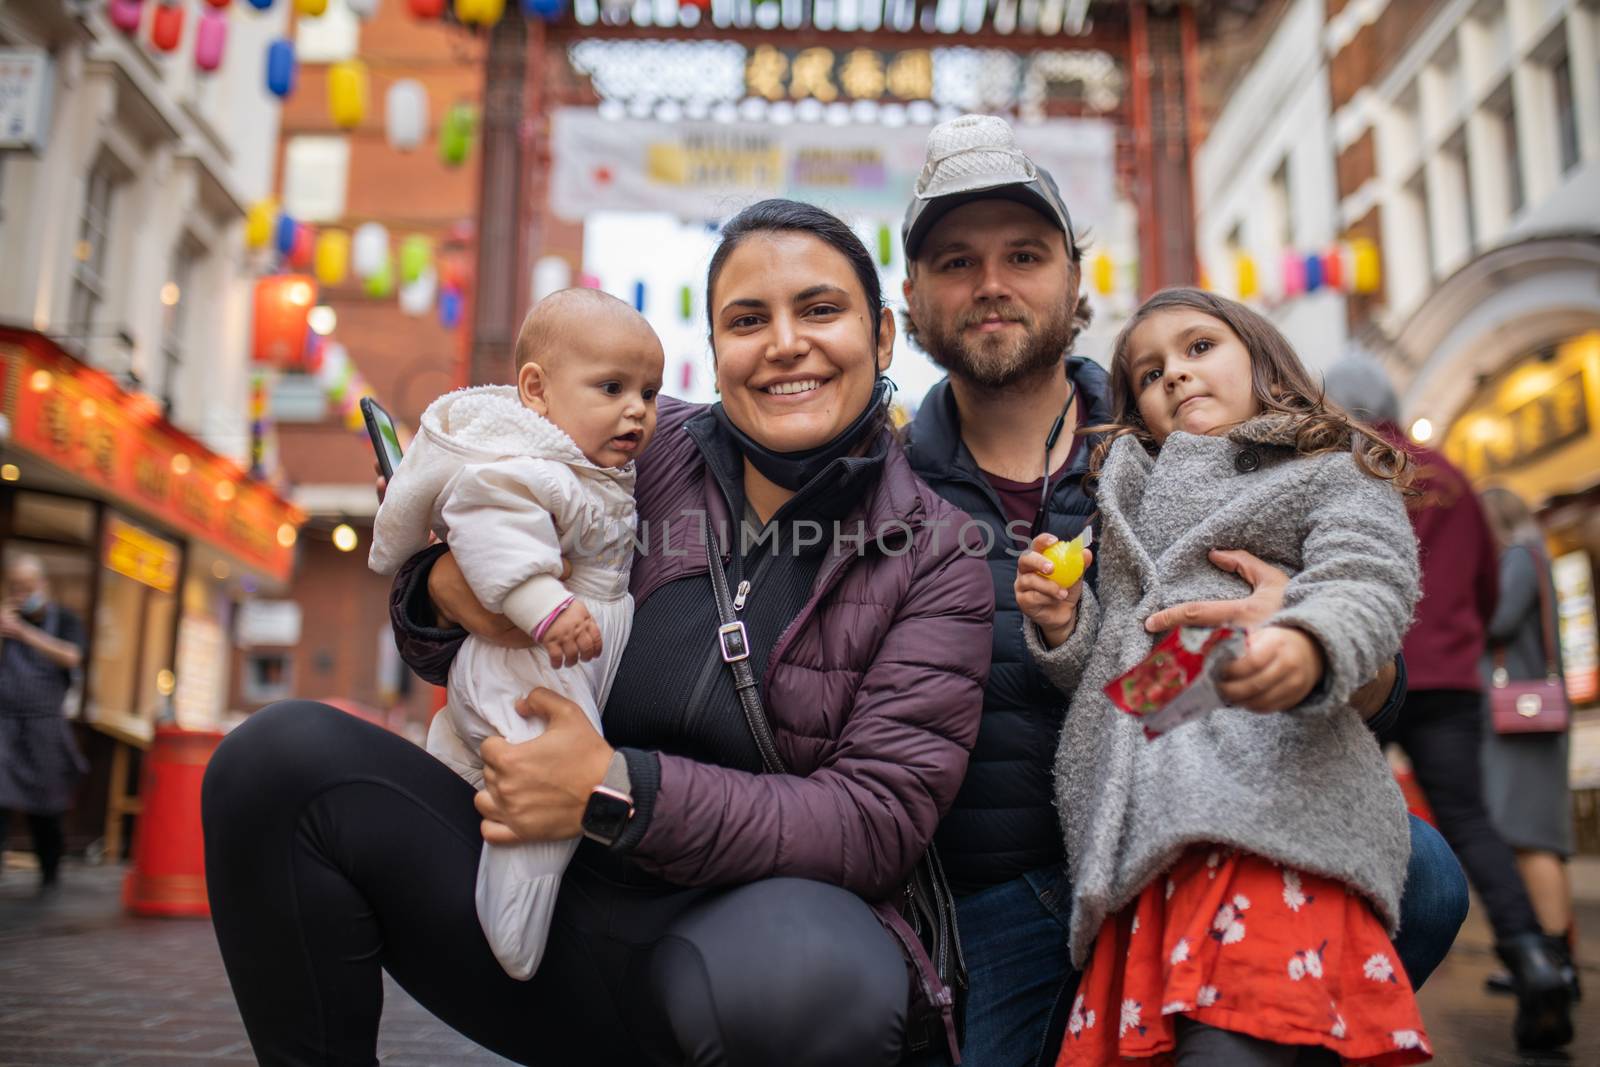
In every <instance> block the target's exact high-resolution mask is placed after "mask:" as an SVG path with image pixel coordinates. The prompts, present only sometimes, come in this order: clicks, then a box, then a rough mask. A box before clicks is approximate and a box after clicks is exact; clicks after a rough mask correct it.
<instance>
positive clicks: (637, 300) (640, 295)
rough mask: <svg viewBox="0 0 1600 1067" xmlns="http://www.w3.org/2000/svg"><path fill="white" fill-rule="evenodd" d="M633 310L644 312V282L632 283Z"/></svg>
mask: <svg viewBox="0 0 1600 1067" xmlns="http://www.w3.org/2000/svg"><path fill="white" fill-rule="evenodd" d="M633 310H635V311H637V312H638V313H639V314H641V315H643V314H644V282H634V283H633Z"/></svg>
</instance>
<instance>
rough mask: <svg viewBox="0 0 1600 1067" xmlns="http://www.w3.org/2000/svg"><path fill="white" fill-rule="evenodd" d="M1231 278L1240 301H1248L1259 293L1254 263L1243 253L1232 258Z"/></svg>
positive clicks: (1259, 288)
mask: <svg viewBox="0 0 1600 1067" xmlns="http://www.w3.org/2000/svg"><path fill="white" fill-rule="evenodd" d="M1233 276H1234V287H1235V289H1236V291H1237V292H1238V294H1239V299H1240V300H1249V299H1250V298H1252V297H1254V296H1255V295H1256V294H1257V293H1259V292H1260V291H1261V287H1260V286H1259V285H1258V284H1257V281H1256V261H1255V260H1254V259H1252V258H1250V256H1248V255H1246V254H1245V253H1243V252H1238V253H1236V254H1235V255H1234V257H1233Z"/></svg>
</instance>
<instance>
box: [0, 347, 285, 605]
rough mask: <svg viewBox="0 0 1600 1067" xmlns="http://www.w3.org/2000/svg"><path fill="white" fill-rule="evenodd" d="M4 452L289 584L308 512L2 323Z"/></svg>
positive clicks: (99, 376) (145, 402)
mask: <svg viewBox="0 0 1600 1067" xmlns="http://www.w3.org/2000/svg"><path fill="white" fill-rule="evenodd" d="M0 396H3V397H4V410H5V414H6V417H7V418H9V419H10V421H11V435H10V438H9V440H7V441H6V447H7V448H8V449H15V450H17V451H19V452H22V453H25V454H27V455H29V456H32V457H35V458H37V459H40V460H43V461H44V462H45V463H47V464H49V465H50V466H51V467H54V468H56V469H58V470H60V471H62V472H64V473H65V474H67V475H70V476H71V477H73V478H75V479H77V480H79V481H82V482H86V483H88V484H89V485H90V486H92V487H93V488H94V489H95V490H97V495H100V496H101V497H103V498H104V499H105V500H107V501H108V502H111V503H115V504H117V505H120V506H125V507H127V508H129V509H131V510H133V511H135V512H142V513H144V514H145V515H147V516H148V517H150V518H151V519H153V520H155V521H156V522H158V523H160V524H162V525H165V526H167V527H169V528H171V529H172V530H174V531H178V532H181V533H184V534H187V535H189V536H191V537H194V538H196V539H198V540H200V541H203V542H205V543H206V544H208V545H210V546H212V547H213V548H215V549H217V550H218V551H220V552H223V553H224V554H226V555H228V556H230V557H232V558H233V559H235V560H236V561H238V562H239V563H241V564H243V565H244V566H246V567H249V568H251V569H254V570H256V571H258V572H260V573H261V574H263V575H265V576H267V577H268V578H271V579H274V580H276V581H287V580H288V578H289V574H290V571H291V570H292V569H293V566H294V543H295V539H296V536H297V531H298V529H299V526H300V524H301V523H303V522H304V521H305V515H304V514H303V513H302V512H301V511H300V510H299V509H298V508H296V507H295V506H294V505H292V504H290V503H289V502H288V501H286V500H284V499H283V498H282V497H280V496H279V495H278V494H277V493H275V492H273V491H272V490H271V489H270V488H268V487H267V486H265V485H262V484H260V483H259V482H256V481H254V480H252V479H250V478H247V477H246V476H245V474H244V472H243V471H241V470H240V469H239V466H238V464H236V463H234V462H233V461H232V460H230V459H228V458H226V457H225V456H219V455H217V454H216V453H215V452H213V451H211V450H210V449H209V448H207V447H206V446H205V445H203V444H201V443H200V442H199V441H197V440H195V439H194V438H193V437H190V436H189V435H188V434H186V433H184V432H183V431H182V430H180V429H178V428H177V427H175V426H173V425H172V424H171V423H169V422H168V421H167V420H166V419H164V418H162V416H161V412H160V409H159V408H158V407H156V405H155V404H154V402H152V401H151V400H150V399H149V398H148V397H144V396H137V395H135V394H132V393H128V392H126V391H124V390H123V389H122V388H121V387H120V386H118V385H117V383H116V382H115V381H114V380H112V379H111V378H110V377H109V376H108V375H106V374H103V373H101V372H100V371H97V370H95V369H94V368H92V367H89V366H86V365H85V364H83V363H80V362H79V361H78V360H76V359H74V358H73V357H72V356H70V355H68V354H67V353H66V352H65V351H63V350H62V348H61V346H60V345H58V344H56V343H55V342H54V341H52V340H50V339H49V338H48V337H46V336H44V335H43V334H40V333H37V332H35V331H33V330H24V329H16V328H12V327H6V326H0Z"/></svg>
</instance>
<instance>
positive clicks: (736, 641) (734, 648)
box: [717, 622, 750, 663]
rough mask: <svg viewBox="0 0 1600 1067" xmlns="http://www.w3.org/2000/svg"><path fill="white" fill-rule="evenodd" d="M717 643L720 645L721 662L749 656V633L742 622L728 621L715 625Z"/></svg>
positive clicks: (733, 661) (738, 659) (734, 660)
mask: <svg viewBox="0 0 1600 1067" xmlns="http://www.w3.org/2000/svg"><path fill="white" fill-rule="evenodd" d="M717 644H718V645H720V646H722V662H724V663H737V662H739V661H740V660H742V659H749V658H750V635H749V634H748V633H746V632H745V628H744V623H742V622H730V623H726V624H725V625H722V626H719V627H717Z"/></svg>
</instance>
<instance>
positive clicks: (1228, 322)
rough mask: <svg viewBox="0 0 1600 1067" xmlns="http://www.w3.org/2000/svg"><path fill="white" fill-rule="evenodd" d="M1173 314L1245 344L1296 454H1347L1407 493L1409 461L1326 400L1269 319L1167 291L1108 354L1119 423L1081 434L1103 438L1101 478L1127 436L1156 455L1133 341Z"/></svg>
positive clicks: (1197, 293)
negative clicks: (1220, 329)
mask: <svg viewBox="0 0 1600 1067" xmlns="http://www.w3.org/2000/svg"><path fill="white" fill-rule="evenodd" d="M1174 309H1187V310H1191V311H1198V312H1200V313H1202V314H1205V315H1210V316H1211V317H1212V318H1214V319H1217V320H1218V321H1220V322H1221V323H1223V324H1224V325H1225V326H1227V327H1228V329H1230V330H1232V331H1233V332H1234V334H1235V335H1236V336H1237V337H1238V338H1239V340H1240V341H1242V342H1243V343H1244V347H1245V350H1246V351H1248V352H1249V353H1250V391H1251V393H1252V394H1253V395H1254V396H1255V400H1256V403H1257V404H1258V405H1260V408H1261V412H1262V414H1269V413H1276V414H1281V415H1290V416H1293V417H1294V419H1295V422H1296V426H1295V451H1296V452H1298V453H1299V454H1301V455H1304V456H1315V455H1319V454H1321V453H1323V452H1344V451H1350V452H1353V453H1354V455H1355V460H1356V465H1357V466H1358V467H1360V468H1361V469H1362V470H1363V471H1364V472H1366V473H1367V474H1369V475H1371V476H1372V477H1374V478H1381V479H1384V480H1385V481H1390V482H1393V483H1394V484H1395V487H1396V488H1397V489H1400V490H1402V491H1403V490H1405V489H1407V488H1408V487H1409V485H1410V481H1411V461H1410V458H1409V457H1408V456H1407V455H1406V453H1405V451H1404V450H1403V449H1401V448H1397V447H1396V446H1394V445H1392V444H1390V443H1389V442H1388V441H1386V440H1384V438H1383V437H1381V436H1380V435H1379V434H1378V432H1377V431H1376V430H1374V429H1373V428H1372V427H1371V426H1368V425H1367V424H1366V423H1364V422H1361V421H1360V420H1358V419H1356V418H1353V417H1352V416H1351V415H1350V414H1349V413H1348V412H1346V411H1345V410H1344V409H1343V408H1341V407H1339V406H1338V405H1337V404H1335V403H1333V402H1332V401H1330V400H1328V399H1327V398H1326V397H1325V396H1324V395H1323V390H1322V389H1321V388H1320V387H1318V386H1317V384H1316V383H1315V382H1313V381H1312V379H1311V375H1310V374H1309V373H1308V372H1307V371H1306V368H1305V366H1304V365H1303V364H1302V363H1301V362H1300V357H1298V356H1296V355H1295V354H1294V349H1293V348H1291V347H1290V346H1289V341H1288V339H1287V338H1285V337H1284V336H1283V334H1282V333H1281V332H1279V330H1278V328H1277V327H1276V326H1274V325H1273V324H1272V323H1271V322H1270V321H1269V320H1268V319H1267V318H1266V317H1265V316H1263V315H1260V314H1257V313H1256V312H1254V311H1251V310H1250V309H1249V308H1247V307H1245V306H1244V305H1243V304H1241V303H1239V302H1238V301H1236V300H1229V299H1228V298H1227V297H1222V296H1217V295H1216V294H1215V293H1208V292H1206V291H1205V290H1203V289H1190V288H1178V289H1163V290H1161V291H1160V292H1159V293H1156V294H1155V295H1154V296H1152V297H1151V298H1150V299H1148V300H1146V301H1145V302H1144V303H1143V304H1141V305H1140V306H1139V310H1137V311H1135V312H1134V313H1133V317H1132V318H1130V319H1129V320H1128V323H1127V325H1126V326H1124V327H1123V328H1122V332H1121V333H1119V334H1117V341H1116V345H1115V346H1114V348H1113V349H1112V354H1111V405H1112V407H1111V410H1112V418H1113V419H1114V420H1115V421H1114V422H1112V423H1111V424H1109V425H1106V426H1095V427H1092V428H1090V429H1088V430H1085V431H1083V432H1085V433H1103V434H1105V437H1104V438H1103V439H1102V440H1101V441H1100V443H1099V444H1098V445H1097V446H1096V448H1095V451H1094V458H1093V462H1092V464H1091V470H1093V471H1094V472H1095V473H1098V472H1099V470H1100V466H1101V464H1102V463H1104V462H1105V458H1106V455H1107V454H1108V452H1109V451H1110V448H1111V443H1112V442H1113V441H1115V440H1116V439H1117V438H1118V437H1122V436H1124V435H1127V434H1132V435H1133V436H1134V437H1135V438H1137V439H1138V440H1139V442H1140V443H1141V444H1143V445H1144V447H1145V448H1146V449H1147V450H1148V451H1150V452H1152V453H1153V452H1155V451H1156V450H1157V447H1158V446H1157V445H1156V442H1155V438H1154V436H1153V435H1152V434H1151V433H1150V428H1149V427H1148V426H1146V425H1145V422H1144V418H1143V416H1141V415H1140V414H1139V404H1138V398H1137V397H1136V395H1135V394H1134V388H1133V386H1134V382H1133V375H1132V368H1131V363H1132V355H1131V353H1129V351H1128V342H1129V339H1130V338H1131V337H1132V335H1133V331H1134V330H1135V329H1137V328H1138V326H1139V324H1140V323H1142V322H1144V320H1145V319H1148V318H1149V317H1150V316H1151V315H1154V314H1156V313H1158V312H1161V311H1171V310H1174Z"/></svg>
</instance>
